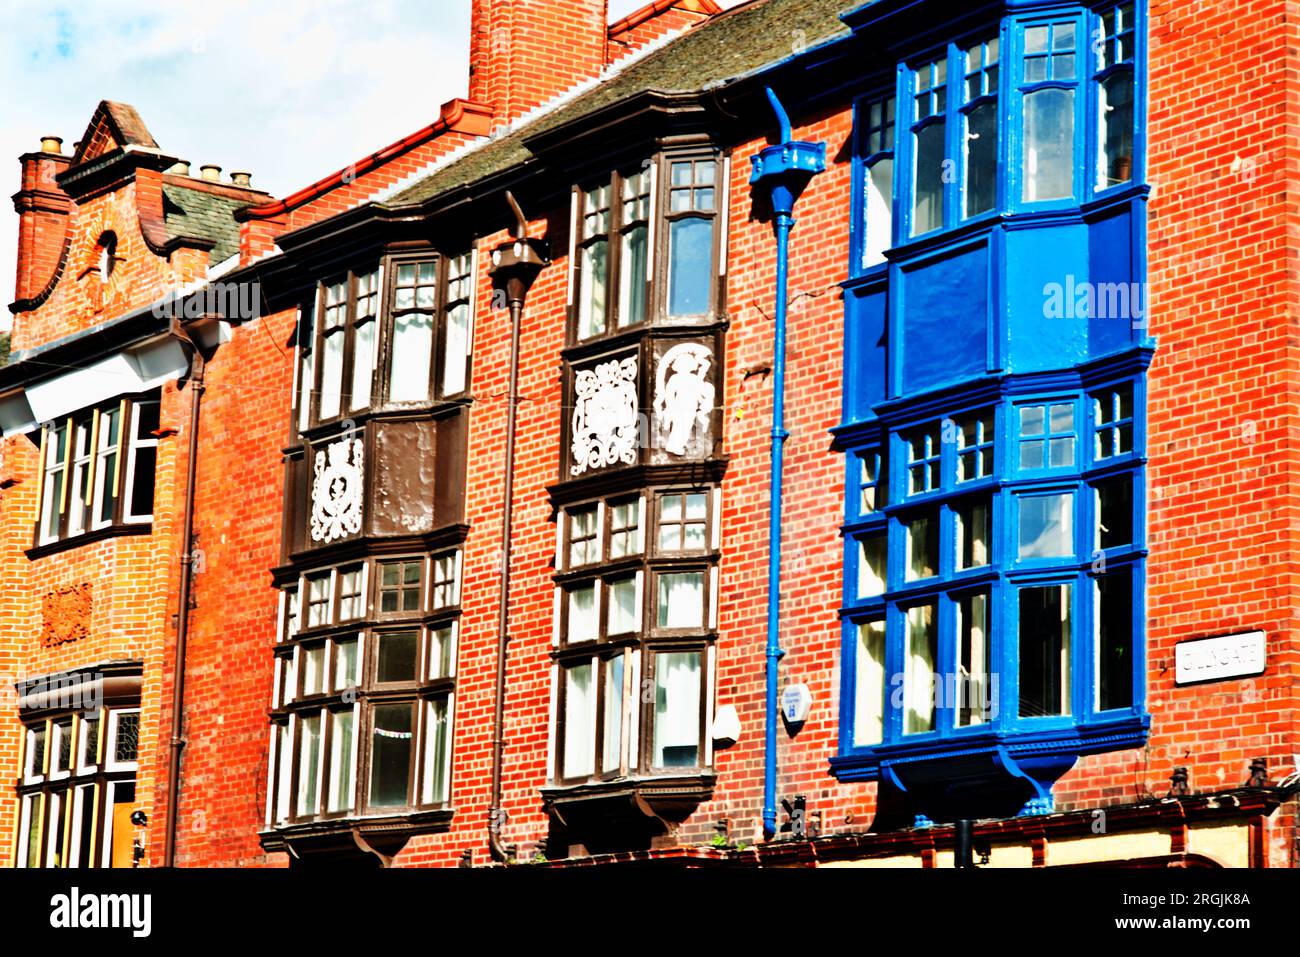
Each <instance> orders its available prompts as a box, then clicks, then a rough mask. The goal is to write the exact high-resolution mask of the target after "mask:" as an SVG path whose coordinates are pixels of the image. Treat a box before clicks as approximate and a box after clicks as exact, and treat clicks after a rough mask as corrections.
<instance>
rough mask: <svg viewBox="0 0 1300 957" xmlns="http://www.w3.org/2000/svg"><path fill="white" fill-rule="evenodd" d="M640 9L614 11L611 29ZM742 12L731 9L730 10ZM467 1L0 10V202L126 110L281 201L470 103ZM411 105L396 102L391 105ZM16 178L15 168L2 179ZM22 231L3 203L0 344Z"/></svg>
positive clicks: (162, 143) (15, 3) (310, 0)
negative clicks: (33, 161)
mask: <svg viewBox="0 0 1300 957" xmlns="http://www.w3.org/2000/svg"><path fill="white" fill-rule="evenodd" d="M644 2H646V0H610V18H611V20H615V19H618V18H619V17H622V16H625V15H626V14H628V13H630V12H631V11H633V10H635V9H637V8H639V7H641V6H643V5H644ZM736 2H738V0H730V2H727V0H723V2H722V3H721V5H722V6H724V7H730V6H734V5H735V4H736ZM469 7H470V0H269V2H268V0H203V2H195V0H112V2H108V0H79V2H58V0H55V2H50V0H0V89H3V90H5V91H6V94H5V96H4V97H3V101H2V102H0V171H4V172H3V173H0V194H2V195H3V196H4V197H8V196H11V195H12V194H13V193H14V192H15V191H16V190H17V189H18V183H19V166H18V157H19V156H20V155H22V154H23V153H27V152H31V151H34V150H36V149H38V148H39V146H40V139H41V137H42V136H47V135H50V136H60V137H62V138H63V144H64V152H70V151H71V149H72V144H73V142H75V141H76V140H78V139H80V138H81V135H82V134H83V133H84V132H85V129H86V126H87V124H88V123H89V122H90V117H91V113H92V112H93V111H94V109H95V106H96V104H98V103H99V101H100V100H119V101H123V102H126V103H130V104H132V105H133V106H135V108H136V109H137V110H139V112H140V116H141V117H142V118H143V119H144V122H145V125H147V126H148V127H149V130H150V132H151V133H153V137H154V139H155V140H157V141H158V145H159V147H161V148H162V150H163V151H164V152H168V153H171V154H173V155H176V156H179V157H180V158H182V159H185V160H188V161H189V162H190V163H191V164H192V168H193V169H195V170H197V169H198V167H199V166H200V165H201V164H204V163H215V164H217V165H218V166H221V167H222V169H223V170H224V174H223V175H225V176H228V175H229V173H230V172H231V171H232V170H249V171H251V172H252V174H253V185H254V186H256V187H258V188H260V189H265V190H268V191H269V192H271V193H273V194H275V195H277V196H283V195H286V194H288V193H291V192H293V191H294V190H295V189H298V188H300V187H302V186H305V185H307V184H308V183H311V182H313V181H314V180H316V179H319V178H320V177H322V176H324V175H326V174H328V173H331V172H333V171H335V170H337V169H341V168H343V167H344V166H346V165H348V164H349V163H351V162H352V161H353V160H356V159H358V158H360V157H362V156H365V155H367V154H369V153H371V152H373V151H374V150H376V149H378V148H379V147H381V146H385V145H387V144H389V143H391V142H393V141H394V140H397V139H400V138H401V137H403V136H405V135H406V134H408V133H410V132H413V131H414V130H417V129H419V128H420V127H422V126H425V125H426V124H428V123H430V122H432V120H433V119H434V118H436V117H437V115H438V108H439V106H441V104H442V103H444V102H446V101H447V100H450V99H452V98H454V97H457V96H464V95H465V92H466V88H467V85H468V69H469V66H468V64H469V54H468V48H469ZM399 90H402V91H405V92H403V93H401V94H399V93H398V92H397V91H399ZM6 164H7V165H6ZM17 232H18V217H17V215H16V214H15V213H14V211H13V205H12V204H11V203H9V202H7V201H3V200H0V330H3V329H7V328H8V324H9V321H10V318H11V317H10V314H9V311H8V309H5V308H3V306H4V305H7V304H8V303H10V302H12V301H13V284H14V269H15V259H14V257H15V245H16V241H17Z"/></svg>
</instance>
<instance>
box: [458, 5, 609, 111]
mask: <svg viewBox="0 0 1300 957" xmlns="http://www.w3.org/2000/svg"><path fill="white" fill-rule="evenodd" d="M473 4H474V6H473V13H472V19H471V26H470V30H471V37H470V66H469V98H470V99H471V100H473V101H474V102H477V103H482V104H484V105H485V106H488V107H491V108H492V111H493V114H494V116H493V128H494V129H495V128H498V127H501V126H504V125H506V124H508V123H511V122H513V121H514V120H516V119H518V118H519V117H520V116H522V115H523V114H525V113H527V112H528V111H529V110H531V109H533V108H534V107H537V106H539V105H541V104H542V103H545V102H547V101H548V100H551V99H553V98H554V97H556V96H558V95H559V94H561V93H563V92H564V91H565V90H568V89H569V88H571V87H572V86H574V85H575V84H578V83H581V82H582V81H584V80H589V79H592V78H593V77H596V76H599V75H600V72H601V70H602V69H604V67H605V64H606V62H608V61H607V50H606V46H607V44H608V42H609V2H608V0H473Z"/></svg>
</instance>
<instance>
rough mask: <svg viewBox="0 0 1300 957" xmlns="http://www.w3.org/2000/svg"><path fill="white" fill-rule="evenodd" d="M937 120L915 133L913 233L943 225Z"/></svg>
mask: <svg viewBox="0 0 1300 957" xmlns="http://www.w3.org/2000/svg"><path fill="white" fill-rule="evenodd" d="M945 128H946V124H945V123H944V122H943V121H942V120H940V121H937V122H934V123H931V124H929V125H928V126H926V127H924V128H923V129H921V130H920V131H918V132H917V134H916V177H915V181H916V188H915V197H914V202H913V206H912V235H913V236H919V235H921V234H922V233H928V232H930V230H932V229H938V228H939V227H940V226H942V225H943V173H944V159H945V157H944V136H945V132H944V130H945Z"/></svg>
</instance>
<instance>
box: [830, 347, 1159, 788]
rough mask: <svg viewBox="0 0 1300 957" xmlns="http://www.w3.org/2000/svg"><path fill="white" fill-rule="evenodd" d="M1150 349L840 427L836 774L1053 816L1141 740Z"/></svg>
mask: <svg viewBox="0 0 1300 957" xmlns="http://www.w3.org/2000/svg"><path fill="white" fill-rule="evenodd" d="M1148 359H1149V353H1146V352H1143V353H1139V354H1137V355H1134V356H1129V357H1126V358H1124V359H1122V360H1116V361H1111V362H1106V363H1099V364H1094V365H1091V366H1087V367H1084V368H1081V369H1079V370H1075V371H1073V372H1070V373H1053V374H1049V375H1035V376H1025V377H1009V378H1003V379H1000V380H993V379H986V380H983V381H980V382H977V383H973V384H971V385H970V386H968V387H965V388H963V389H960V390H952V391H950V392H949V393H947V394H945V395H942V396H937V397H932V398H930V399H929V400H927V401H925V402H924V403H921V404H919V405H913V406H910V407H909V405H908V404H907V403H888V404H886V405H885V407H883V408H882V410H881V411H882V414H881V417H880V419H879V420H878V421H876V422H874V423H869V424H864V425H860V426H853V427H845V428H844V429H842V430H841V431H840V435H839V439H840V442H841V444H842V445H843V446H844V448H845V451H846V455H845V458H846V462H847V469H848V474H847V476H846V479H847V484H846V487H847V488H848V490H849V494H848V503H847V514H846V523H845V525H844V539H845V570H846V573H845V590H844V608H843V612H842V617H843V628H844V631H843V662H844V668H843V672H842V695H843V697H842V703H843V707H842V714H841V742H840V745H841V746H840V753H839V755H838V756H837V757H835V758H833V759H832V762H831V764H832V769H833V772H834V773H835V774H836V775H837V776H838V777H839V778H841V779H842V780H878V779H879V780H884V781H885V782H886V783H887V784H889V785H891V786H893V787H894V788H895V789H897V790H898V791H901V792H904V793H907V792H913V793H914V796H915V797H916V798H917V804H916V807H917V808H918V809H925V813H929V811H930V809H935V810H936V813H943V809H944V808H946V807H951V806H952V801H953V800H955V799H956V798H954V795H955V794H956V795H959V794H960V793H961V792H962V789H963V788H965V789H969V790H978V791H979V792H980V793H981V795H982V798H983V799H984V800H985V804H984V805H982V806H983V807H994V806H997V804H998V802H999V801H1001V802H1002V806H1007V802H1010V803H1011V804H1013V805H1014V806H1013V807H1011V810H1012V811H1015V810H1020V811H1024V812H1031V813H1032V812H1042V811H1045V810H1048V809H1050V807H1051V785H1052V783H1053V781H1054V780H1055V779H1056V777H1058V776H1059V775H1060V774H1062V773H1064V771H1065V770H1067V769H1068V768H1069V767H1070V766H1071V765H1072V764H1073V763H1074V761H1075V760H1076V759H1077V758H1078V757H1079V756H1080V755H1082V754H1087V753H1092V752H1096V751H1105V750H1114V749H1117V748H1122V747H1133V746H1136V745H1138V744H1140V743H1141V741H1142V740H1143V739H1144V735H1145V730H1146V727H1147V724H1148V719H1147V716H1146V713H1145V709H1144V702H1143V677H1144V669H1145V652H1144V643H1143V637H1142V636H1143V624H1144V616H1143V590H1144V574H1143V567H1144V560H1145V554H1146V551H1145V540H1144V534H1145V533H1144V518H1143V514H1144V513H1143V503H1144V499H1145V491H1144V471H1143V463H1144V458H1143V448H1144V442H1145V437H1144V434H1143V424H1144V423H1143V417H1142V416H1141V415H1140V414H1139V413H1138V411H1137V410H1138V409H1140V408H1142V407H1143V400H1144V396H1143V393H1144V388H1145V385H1144V369H1145V365H1146V362H1147V361H1148Z"/></svg>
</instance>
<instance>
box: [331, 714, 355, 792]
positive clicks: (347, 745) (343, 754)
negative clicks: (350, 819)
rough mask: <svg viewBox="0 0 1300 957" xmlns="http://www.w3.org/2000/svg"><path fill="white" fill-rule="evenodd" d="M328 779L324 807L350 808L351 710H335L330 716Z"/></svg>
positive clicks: (351, 783) (351, 775)
mask: <svg viewBox="0 0 1300 957" xmlns="http://www.w3.org/2000/svg"><path fill="white" fill-rule="evenodd" d="M330 720H331V722H332V726H331V728H330V772H329V774H330V780H329V795H328V798H327V800H328V803H327V804H326V808H327V809H328V810H329V811H330V812H331V813H332V812H336V811H347V810H350V809H351V808H352V791H353V774H352V736H353V733H354V728H353V721H352V712H351V711H350V710H349V711H336V712H334V713H333V714H332V715H331V716H330Z"/></svg>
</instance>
